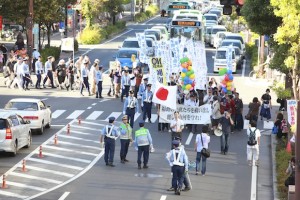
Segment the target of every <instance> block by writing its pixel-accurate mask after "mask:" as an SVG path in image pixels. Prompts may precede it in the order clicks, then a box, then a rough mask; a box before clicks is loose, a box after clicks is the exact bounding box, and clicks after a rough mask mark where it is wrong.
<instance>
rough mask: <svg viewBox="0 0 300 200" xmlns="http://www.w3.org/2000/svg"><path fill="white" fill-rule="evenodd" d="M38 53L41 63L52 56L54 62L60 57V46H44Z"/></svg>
mask: <svg viewBox="0 0 300 200" xmlns="http://www.w3.org/2000/svg"><path fill="white" fill-rule="evenodd" d="M40 53H41V57H42V61H43V62H46V61H47V57H48V56H53V57H54V58H55V60H58V59H59V55H60V46H59V47H51V46H50V47H49V46H46V47H45V48H44V49H42V50H41V51H40Z"/></svg>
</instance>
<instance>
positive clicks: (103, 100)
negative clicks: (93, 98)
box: [99, 99, 110, 103]
mask: <svg viewBox="0 0 300 200" xmlns="http://www.w3.org/2000/svg"><path fill="white" fill-rule="evenodd" d="M105 101H110V99H102V100H101V101H99V103H102V102H105Z"/></svg>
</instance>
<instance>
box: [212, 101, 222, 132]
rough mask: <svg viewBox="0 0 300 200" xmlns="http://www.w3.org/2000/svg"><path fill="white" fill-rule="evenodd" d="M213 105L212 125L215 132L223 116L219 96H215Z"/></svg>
mask: <svg viewBox="0 0 300 200" xmlns="http://www.w3.org/2000/svg"><path fill="white" fill-rule="evenodd" d="M211 107H212V112H211V113H212V114H211V126H212V133H213V132H214V130H215V129H216V128H217V126H218V124H219V121H220V118H221V117H222V114H221V111H220V110H221V107H220V102H219V99H218V96H214V97H213V103H212V106H211Z"/></svg>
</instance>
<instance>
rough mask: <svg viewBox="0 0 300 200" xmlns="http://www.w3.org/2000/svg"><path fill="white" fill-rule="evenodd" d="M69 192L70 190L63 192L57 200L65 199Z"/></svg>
mask: <svg viewBox="0 0 300 200" xmlns="http://www.w3.org/2000/svg"><path fill="white" fill-rule="evenodd" d="M69 194H70V192H65V193H64V194H63V195H62V196H61V197H60V198H59V199H58V200H65V199H66V198H67V196H69Z"/></svg>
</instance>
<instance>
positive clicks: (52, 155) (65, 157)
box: [43, 152, 91, 163]
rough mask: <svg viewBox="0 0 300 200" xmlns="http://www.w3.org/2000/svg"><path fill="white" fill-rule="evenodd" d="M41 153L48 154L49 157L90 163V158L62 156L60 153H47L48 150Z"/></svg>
mask: <svg viewBox="0 0 300 200" xmlns="http://www.w3.org/2000/svg"><path fill="white" fill-rule="evenodd" d="M43 155H46V156H50V157H55V158H62V159H66V160H74V161H77V162H82V163H90V162H91V160H86V159H80V158H73V157H70V156H62V155H58V154H54V153H48V152H44V153H43Z"/></svg>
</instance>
